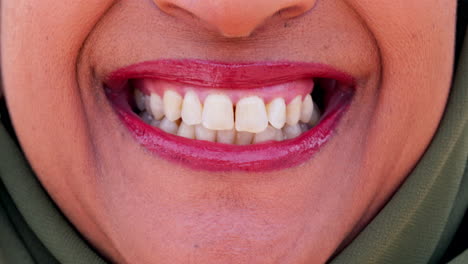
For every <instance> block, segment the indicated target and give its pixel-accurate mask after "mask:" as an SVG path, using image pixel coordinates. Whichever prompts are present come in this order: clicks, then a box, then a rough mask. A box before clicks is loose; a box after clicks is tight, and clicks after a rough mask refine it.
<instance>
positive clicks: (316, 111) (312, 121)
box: [309, 104, 320, 126]
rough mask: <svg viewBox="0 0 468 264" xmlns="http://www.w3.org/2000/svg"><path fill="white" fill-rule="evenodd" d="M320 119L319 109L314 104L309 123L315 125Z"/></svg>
mask: <svg viewBox="0 0 468 264" xmlns="http://www.w3.org/2000/svg"><path fill="white" fill-rule="evenodd" d="M319 119H320V110H319V109H318V107H317V105H316V104H314V110H313V111H312V116H311V117H310V120H309V125H311V126H315V125H316V124H317V123H318V121H319Z"/></svg>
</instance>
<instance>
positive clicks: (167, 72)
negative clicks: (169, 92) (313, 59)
mask: <svg viewBox="0 0 468 264" xmlns="http://www.w3.org/2000/svg"><path fill="white" fill-rule="evenodd" d="M142 78H151V79H161V80H166V81H172V82H177V83H183V84H188V85H196V86H198V87H207V88H217V89H249V88H258V87H265V86H270V85H276V84H281V83H285V82H289V81H294V80H298V79H307V78H310V79H314V81H316V82H317V83H322V84H323V85H322V87H320V88H319V89H321V91H319V93H320V94H321V97H322V100H323V101H322V102H321V105H322V108H323V109H322V111H323V112H324V113H323V115H322V118H321V120H320V122H319V124H317V125H316V126H315V127H313V128H312V129H311V130H309V131H307V132H305V133H303V134H302V135H300V136H299V137H297V138H294V139H290V140H285V141H279V142H276V141H275V142H272V141H270V142H266V143H261V144H254V145H247V146H237V145H229V144H220V143H214V142H208V141H201V140H192V139H187V138H182V137H178V136H175V135H171V134H168V133H165V132H163V131H162V130H160V129H158V128H154V127H152V126H150V125H148V124H146V123H144V122H143V121H142V120H141V119H140V118H139V117H138V115H136V114H135V113H134V112H133V111H132V107H131V104H130V103H129V88H128V85H127V84H128V83H129V82H128V81H129V80H132V79H142ZM354 86H355V81H354V78H353V77H352V76H350V75H348V74H346V73H343V72H340V71H338V70H335V69H333V68H332V67H330V66H327V65H323V64H317V63H303V62H258V63H257V62H255V63H220V62H213V61H202V60H158V61H151V62H143V63H139V64H135V65H131V66H128V67H125V68H122V69H118V70H116V71H114V72H113V73H111V74H110V75H109V76H108V77H107V78H106V80H105V87H106V94H107V96H108V98H109V100H110V101H111V103H112V105H113V107H114V109H115V110H116V113H117V114H118V116H119V117H120V119H121V120H122V122H123V124H124V125H125V126H126V127H127V129H128V130H129V131H130V132H131V134H132V135H133V136H134V138H135V139H136V141H137V142H139V143H140V144H141V145H143V146H144V147H146V148H147V149H148V150H150V151H151V152H152V153H154V154H156V155H157V156H159V157H161V158H164V159H166V160H169V161H172V162H174V163H176V164H177V165H181V166H188V167H190V168H193V169H198V170H208V171H250V172H260V171H271V170H278V169H285V168H289V167H293V166H297V165H299V164H301V163H304V162H305V161H307V160H310V159H311V158H312V157H313V155H314V153H316V152H317V151H318V150H320V148H321V147H322V146H323V145H324V144H325V143H326V142H328V141H329V140H330V139H331V138H332V136H333V131H334V130H335V128H336V126H337V125H338V123H339V120H340V119H341V117H342V116H343V114H344V113H345V112H346V110H347V109H348V108H349V105H350V103H351V101H352V97H353V94H354ZM314 93H315V91H314Z"/></svg>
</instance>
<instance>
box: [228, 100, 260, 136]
mask: <svg viewBox="0 0 468 264" xmlns="http://www.w3.org/2000/svg"><path fill="white" fill-rule="evenodd" d="M267 126H268V116H267V112H266V109H265V104H264V103H263V100H262V99H261V98H260V97H258V96H250V97H246V98H242V99H241V100H239V102H238V103H237V104H236V130H237V131H245V132H251V133H258V132H261V131H263V130H265V129H266V128H267Z"/></svg>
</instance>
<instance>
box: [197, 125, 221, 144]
mask: <svg viewBox="0 0 468 264" xmlns="http://www.w3.org/2000/svg"><path fill="white" fill-rule="evenodd" d="M195 138H196V139H198V140H206V141H211V142H214V141H215V140H216V131H215V130H211V129H208V128H206V127H204V126H203V125H196V126H195Z"/></svg>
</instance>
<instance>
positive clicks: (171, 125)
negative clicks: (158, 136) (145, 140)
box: [159, 117, 179, 134]
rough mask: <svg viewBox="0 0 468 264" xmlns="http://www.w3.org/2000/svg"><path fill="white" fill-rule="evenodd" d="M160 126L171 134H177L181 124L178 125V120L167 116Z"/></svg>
mask: <svg viewBox="0 0 468 264" xmlns="http://www.w3.org/2000/svg"><path fill="white" fill-rule="evenodd" d="M159 128H160V129H161V130H163V131H164V132H166V133H169V134H176V133H177V130H178V129H179V126H178V125H177V123H176V122H173V121H171V120H169V119H168V118H167V117H165V118H164V119H163V120H162V121H161V124H159Z"/></svg>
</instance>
